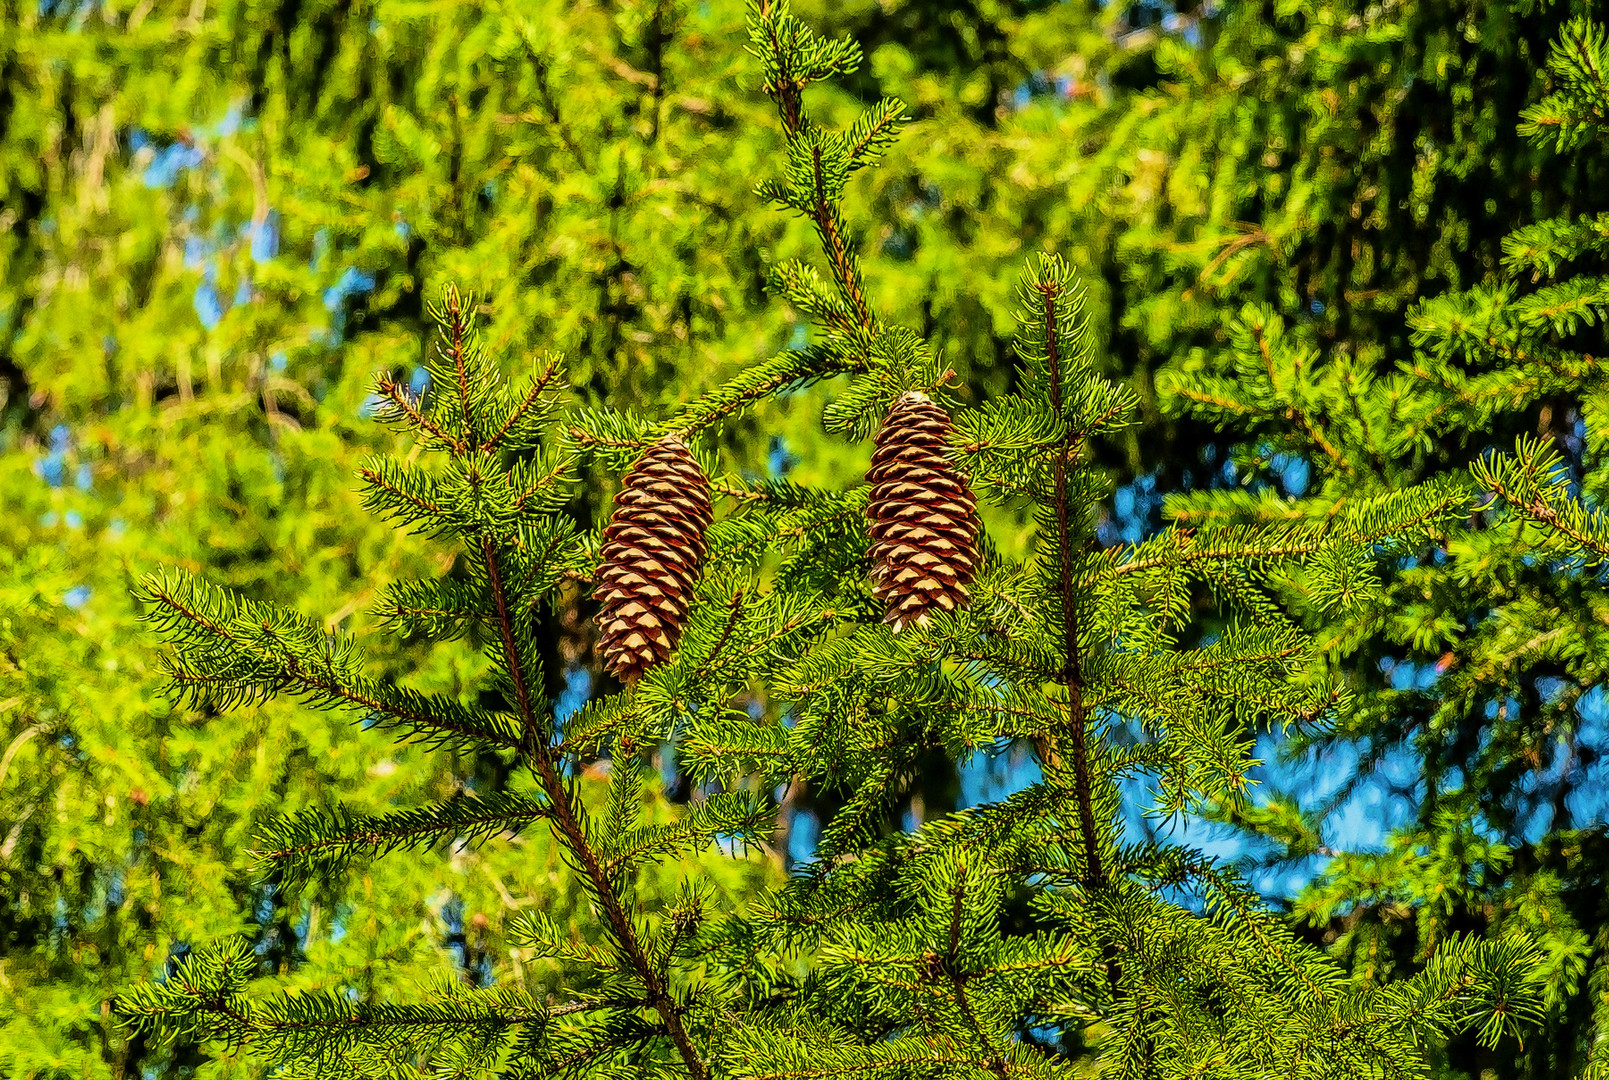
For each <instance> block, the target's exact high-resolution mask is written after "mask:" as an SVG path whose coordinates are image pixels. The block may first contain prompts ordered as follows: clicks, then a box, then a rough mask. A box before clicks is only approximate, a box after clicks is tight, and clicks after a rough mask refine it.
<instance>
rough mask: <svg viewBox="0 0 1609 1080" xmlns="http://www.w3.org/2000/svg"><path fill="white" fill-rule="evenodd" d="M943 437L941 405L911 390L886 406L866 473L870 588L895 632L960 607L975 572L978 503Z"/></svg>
mask: <svg viewBox="0 0 1609 1080" xmlns="http://www.w3.org/2000/svg"><path fill="white" fill-rule="evenodd" d="M949 435H950V418H949V417H948V416H946V415H945V413H944V410H943V409H942V408H940V407H939V406H938V405H935V404H934V403H933V401H932V399H931V398H929V397H928V396H927V395H926V394H922V393H918V392H916V391H911V392H910V393H907V394H905V395H903V396H902V397H900V399H899V400H898V401H896V402H894V407H893V408H891V409H890V410H889V411H888V419H886V420H884V421H883V426H882V428H881V430H879V431H878V432H877V450H876V451H875V452H874V453H873V454H872V466H871V469H870V470H869V471H868V472H867V473H866V480H867V482H868V483H870V484H871V485H872V493H871V499H870V501H869V502H868V504H867V506H866V516H867V517H868V518H870V519H871V540H872V548H871V557H872V589H873V591H874V592H876V593H877V596H878V598H879V599H881V600H882V601H883V604H884V608H885V612H886V613H885V614H884V616H883V621H884V622H885V623H888V624H889V625H891V626H893V628H894V632H895V633H896V634H897V633H899V632H900V631H901V630H903V629H905V627H906V626H908V625H909V624H910V623H912V622H915V623H917V624H918V625H921V624H923V623H925V622H927V618H928V612H930V611H932V610H933V609H934V608H938V609H939V610H941V611H954V610H955V609H957V608H960V607H964V606H965V605H966V602H967V595H968V594H967V586H968V585H969V584H971V583H972V579H973V576H974V574H975V572H976V569H977V565H978V549H977V537H978V512H977V500H976V499H974V498H973V497H972V492H971V490H970V489H968V487H967V482H966V478H965V477H964V476H963V475H962V474H961V473H960V471H959V470H957V469H956V467H955V466H954V465H952V464H951V463H950V460H949V458H947V457H945V456H944V449H945V443H946V442H947V441H948V440H949Z"/></svg>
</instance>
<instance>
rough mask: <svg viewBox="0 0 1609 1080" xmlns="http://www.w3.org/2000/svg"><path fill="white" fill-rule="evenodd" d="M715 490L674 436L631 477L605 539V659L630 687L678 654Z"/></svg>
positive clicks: (601, 588)
mask: <svg viewBox="0 0 1609 1080" xmlns="http://www.w3.org/2000/svg"><path fill="white" fill-rule="evenodd" d="M710 517H711V515H710V485H709V481H708V480H707V479H706V478H705V476H704V470H703V469H701V468H699V465H698V462H697V461H696V460H694V458H693V455H692V454H691V453H689V452H688V450H687V444H686V443H684V442H682V440H681V438H680V436H677V435H667V436H665V437H664V438H663V439H660V440H659V441H658V442H657V443H655V444H654V445H653V447H652V448H650V449H649V451H648V452H647V453H646V454H644V455H643V456H642V458H641V459H640V460H639V461H638V462H637V464H636V465H635V466H633V467H632V470H631V472H629V473H627V474H626V479H625V482H624V484H623V485H622V487H621V489H620V494H619V495H616V496H615V511H614V516H613V517H611V518H610V519H609V527H608V528H606V529H605V530H604V532H603V550H602V551H601V552H600V553H599V554H600V558H601V563H600V565H599V567H598V587H597V588H596V589H595V590H594V591H593V593H592V595H593V598H594V599H596V600H598V601H599V602H600V603H602V604H603V611H602V612H600V613H599V615H598V627H599V636H598V652H599V654H600V655H601V656H602V657H603V665H604V667H605V668H606V669H607V670H608V671H609V673H610V674H612V675H614V676H615V677H616V678H619V679H621V680H623V681H629V680H632V679H635V678H636V677H637V676H639V675H641V674H642V673H643V672H644V671H646V670H647V669H648V668H650V667H652V666H653V665H655V664H658V663H661V662H662V661H664V659H665V658H666V657H668V656H669V655H670V654H671V650H673V649H674V648H676V642H677V641H678V640H680V638H681V636H682V624H683V623H684V622H686V620H687V608H688V605H689V604H690V603H691V602H692V598H693V586H694V585H695V584H697V582H698V576H699V571H700V569H701V567H702V565H703V562H704V550H705V548H704V530H705V529H707V528H709V524H710Z"/></svg>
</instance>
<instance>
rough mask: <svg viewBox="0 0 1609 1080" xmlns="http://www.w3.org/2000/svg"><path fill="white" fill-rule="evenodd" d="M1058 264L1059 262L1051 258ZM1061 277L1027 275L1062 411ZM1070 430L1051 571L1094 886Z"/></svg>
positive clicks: (1096, 865)
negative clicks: (1057, 584) (1037, 301)
mask: <svg viewBox="0 0 1609 1080" xmlns="http://www.w3.org/2000/svg"><path fill="white" fill-rule="evenodd" d="M1056 265H1058V266H1059V264H1056ZM1060 286H1061V283H1060V281H1059V280H1058V279H1057V276H1056V275H1055V274H1053V273H1047V272H1044V271H1043V270H1042V272H1041V273H1040V274H1039V275H1036V277H1035V279H1034V281H1033V286H1032V287H1033V288H1034V289H1035V290H1036V291H1037V292H1038V295H1039V298H1040V303H1041V309H1040V311H1041V315H1042V318H1043V323H1042V325H1041V332H1042V334H1043V342H1044V348H1045V358H1046V364H1047V367H1048V379H1047V382H1048V386H1049V390H1050V401H1051V408H1052V409H1053V410H1054V411H1055V412H1056V414H1057V415H1058V416H1059V415H1063V413H1064V406H1065V403H1064V402H1063V400H1062V357H1061V351H1060V344H1061V340H1062V336H1063V333H1064V329H1063V327H1062V325H1061V323H1060V319H1059V313H1058V311H1057V308H1056V305H1057V302H1058V301H1059V300H1060V299H1061V287H1060ZM1074 437H1075V435H1074V433H1073V430H1072V429H1071V428H1070V427H1069V429H1068V433H1067V434H1066V435H1064V436H1063V439H1064V441H1063V443H1062V445H1061V448H1060V450H1061V452H1059V453H1057V454H1056V455H1055V457H1054V460H1053V463H1052V465H1051V469H1052V476H1053V483H1054V488H1055V492H1054V499H1055V502H1054V512H1055V515H1056V547H1057V552H1056V555H1057V561H1058V566H1057V574H1058V578H1059V582H1060V588H1061V623H1062V649H1063V655H1064V660H1063V665H1064V666H1063V668H1062V671H1061V681H1062V682H1063V683H1064V684H1065V685H1066V687H1067V713H1068V739H1069V741H1071V743H1072V744H1073V745H1072V749H1073V776H1074V783H1075V785H1076V795H1077V797H1078V824H1079V831H1080V832H1081V833H1082V835H1083V843H1084V860H1085V866H1086V869H1087V872H1088V874H1089V881H1090V885H1091V886H1092V887H1094V888H1101V887H1104V885H1105V884H1106V872H1105V868H1104V867H1103V866H1102V865H1101V849H1100V839H1099V833H1098V832H1097V831H1096V821H1095V800H1094V794H1093V789H1092V784H1091V779H1090V767H1089V732H1088V712H1087V710H1086V706H1085V702H1084V665H1083V654H1082V649H1081V646H1080V644H1079V639H1078V614H1077V613H1078V596H1077V594H1076V593H1075V592H1074V589H1073V549H1072V543H1073V540H1072V521H1071V509H1070V508H1069V506H1068V485H1067V463H1068V460H1069V458H1070V457H1071V455H1072V454H1073V453H1074V452H1075V451H1076V447H1075V446H1074V445H1073V442H1072V440H1073V439H1074Z"/></svg>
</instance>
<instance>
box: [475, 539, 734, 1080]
mask: <svg viewBox="0 0 1609 1080" xmlns="http://www.w3.org/2000/svg"><path fill="white" fill-rule="evenodd" d="M481 557H482V560H483V565H484V566H485V568H486V574H487V580H488V581H489V582H490V585H491V593H492V600H493V603H494V604H495V607H496V612H497V632H498V634H499V636H500V639H501V644H502V651H503V663H504V669H505V671H506V672H507V673H508V677H509V679H510V681H511V682H512V683H513V686H514V693H515V700H516V704H517V707H518V711H519V716H520V719H521V721H522V723H523V725H524V739H523V751H524V754H525V757H526V760H527V761H528V762H529V763H530V765H531V767H532V769H533V771H534V772H535V773H536V775H537V779H538V780H539V781H540V783H541V785H542V788H543V790H544V791H545V792H546V794H547V796H548V799H549V800H550V801H551V804H552V809H551V820H552V821H553V822H554V823H555V824H556V825H557V826H558V832H559V835H560V838H561V839H562V840H563V841H564V843H565V845H566V846H567V847H568V848H569V850H570V854H571V855H572V856H573V857H574V858H575V859H576V861H577V862H578V863H579V864H580V868H581V870H582V872H583V874H584V875H585V877H586V880H587V882H588V883H589V885H590V887H591V889H592V892H593V895H594V896H595V897H596V898H597V900H598V903H599V905H600V906H601V907H602V908H603V914H604V917H605V919H606V921H607V923H608V925H609V928H610V931H611V933H612V934H613V936H614V938H615V941H616V942H617V943H618V944H619V946H620V948H621V950H622V952H623V953H624V955H625V957H626V959H627V961H628V962H629V963H630V966H631V970H632V973H633V974H634V975H635V976H636V977H637V978H638V979H639V980H640V981H641V983H642V985H643V988H644V991H645V997H646V1000H647V1002H648V1004H649V1005H650V1006H651V1007H652V1008H653V1009H654V1011H655V1012H657V1013H658V1014H659V1018H660V1022H661V1023H662V1024H664V1027H665V1030H666V1031H667V1032H668V1033H669V1035H670V1038H671V1041H672V1042H674V1043H675V1044H676V1049H677V1052H678V1053H679V1054H680V1055H681V1057H682V1061H683V1062H684V1063H685V1064H686V1066H687V1071H688V1075H689V1076H691V1077H692V1080H708V1077H709V1067H708V1066H707V1065H706V1064H705V1062H704V1059H703V1057H702V1056H701V1055H700V1054H699V1052H698V1049H697V1048H696V1047H695V1046H694V1045H693V1042H692V1039H691V1037H690V1036H689V1035H688V1033H687V1028H686V1026H685V1025H684V1024H683V1023H682V1012H683V1006H682V1005H681V1003H680V1002H678V1001H677V1000H676V999H675V998H674V997H672V996H671V993H670V989H669V987H668V986H667V985H666V983H665V981H664V978H663V976H662V975H661V974H660V972H659V971H658V970H657V969H656V968H655V967H654V965H653V964H652V963H651V962H650V961H649V959H648V956H647V954H646V952H645V951H644V949H643V945H642V942H641V940H640V938H639V935H638V932H637V927H636V925H635V924H634V923H633V922H632V920H631V918H630V917H629V916H628V915H627V914H626V910H625V908H624V906H623V905H622V904H621V901H620V897H619V895H618V894H617V892H616V891H615V887H614V881H613V880H612V875H611V873H610V870H609V868H608V867H607V866H606V865H605V864H604V863H603V861H602V860H601V859H600V858H599V856H598V853H597V852H596V851H595V850H594V849H593V846H592V844H591V842H590V841H589V838H588V830H587V826H586V821H585V813H586V812H585V810H584V809H583V808H582V807H581V804H580V802H579V801H578V800H575V799H574V798H572V796H571V793H570V791H569V789H568V787H567V786H566V784H565V783H564V780H563V778H562V777H560V775H559V772H558V768H557V763H556V761H555V760H554V758H553V756H552V751H551V749H550V743H549V739H548V738H547V732H546V730H545V725H544V724H542V723H541V722H540V721H539V720H538V718H537V714H536V709H535V701H536V698H535V695H533V694H532V692H531V690H530V687H529V682H528V678H527V675H526V671H525V665H524V661H523V654H522V652H521V650H520V648H519V646H518V645H517V644H516V642H515V628H514V620H513V617H512V615H511V613H510V604H509V599H508V596H507V593H506V591H505V589H504V586H503V576H504V575H503V571H502V556H501V552H500V551H499V549H498V547H497V544H496V542H495V541H494V540H493V539H492V538H491V537H487V538H486V539H485V541H484V542H483V545H482V548H481Z"/></svg>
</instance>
